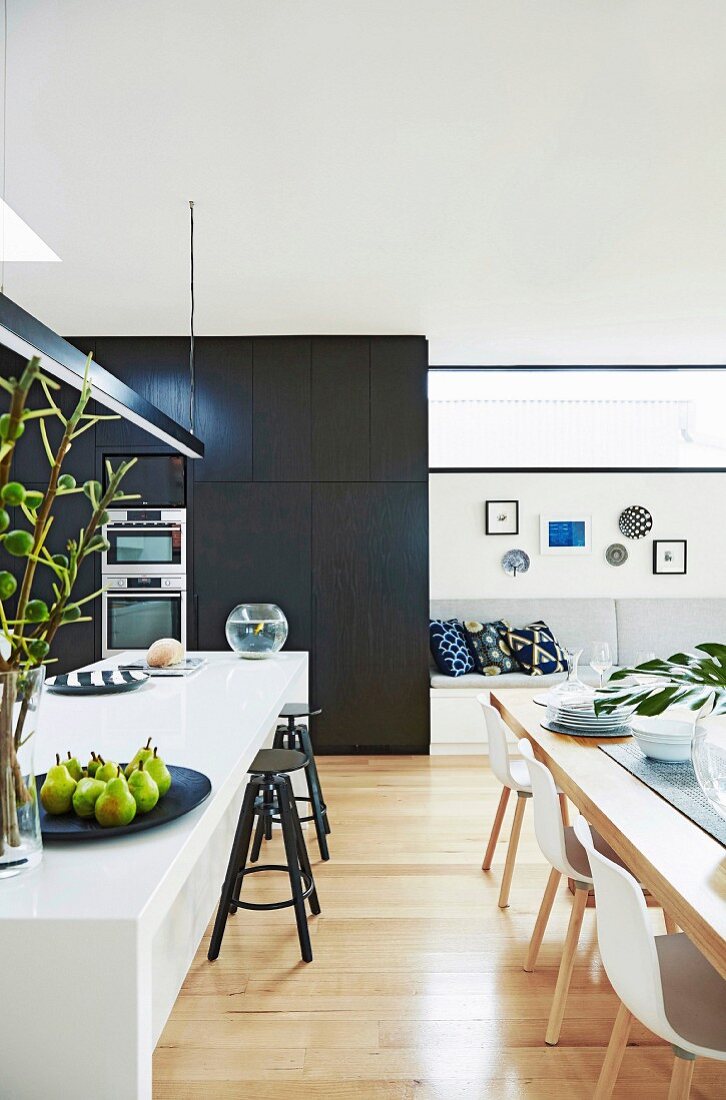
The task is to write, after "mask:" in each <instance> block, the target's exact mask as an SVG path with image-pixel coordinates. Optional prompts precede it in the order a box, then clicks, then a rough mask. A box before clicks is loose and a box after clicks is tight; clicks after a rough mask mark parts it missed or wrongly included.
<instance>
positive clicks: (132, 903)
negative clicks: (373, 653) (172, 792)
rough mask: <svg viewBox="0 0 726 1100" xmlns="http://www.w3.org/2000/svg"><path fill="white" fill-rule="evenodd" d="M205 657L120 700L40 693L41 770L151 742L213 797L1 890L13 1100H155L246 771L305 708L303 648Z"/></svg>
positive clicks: (51, 863)
mask: <svg viewBox="0 0 726 1100" xmlns="http://www.w3.org/2000/svg"><path fill="white" fill-rule="evenodd" d="M133 656H138V655H136V654H124V655H123V661H122V660H121V659H120V658H113V659H111V660H107V661H101V662H99V663H98V664H97V665H94V666H92V667H94V668H110V667H113V666H115V665H118V664H119V663H124V661H126V660H127V659H128V658H131V657H133ZM200 656H206V657H207V658H208V664H207V665H206V666H205V667H204V668H203V669H202V670H201V671H200V672H198V673H195V674H194V675H193V676H191V677H189V678H168V679H162V678H154V679H152V680H150V681H149V682H148V683H147V684H145V685H144V686H143V687H141V688H140V689H138V690H137V691H133V692H129V693H125V694H119V695H108V696H98V695H97V696H88V697H86V698H74V697H72V696H59V695H52V694H51V693H49V692H46V693H45V694H44V698H43V701H42V709H41V721H40V732H39V734H38V735H37V736H38V742H37V745H36V756H35V763H36V770H37V771H38V772H43V771H45V770H46V768H47V767H48V765H49V764H50V763H52V762H53V760H54V754H55V753H56V752H62V753H63V754H64V755H65V751H66V749H71V750H72V751H73V753H74V754H76V755H77V756H78V757H79V758H80V759H81V761H85V760H86V759H87V758H88V757H89V755H90V752H91V750H92V749H93V750H94V751H96V752H100V753H101V755H102V756H104V757H105V758H106V759H112V760H118V761H125V760H128V759H130V758H131V756H132V755H133V753H134V752H135V751H136V749H137V748H138V747H139V746H140V745H142V744H143V743H145V741H146V739H147V737H149V736H152V738H153V743H154V744H158V745H159V751H160V753H161V755H162V756H163V757H164V759H165V760H166V761H167V762H169V763H171V764H179V765H183V766H187V767H190V768H196V769H198V770H199V771H202V772H205V773H206V774H207V775H208V776H209V778H210V779H211V782H212V793H211V795H210V796H209V798H208V799H207V800H206V802H204V803H203V804H202V805H201V806H199V807H197V809H195V810H193V811H192V812H191V813H189V814H187V815H186V816H185V817H182V818H180V819H179V820H177V821H173V822H170V823H169V824H167V825H163V826H160V827H159V828H158V829H150V830H148V831H147V832H141V833H138V834H137V835H135V836H129V837H119V838H117V839H111V838H107V839H103V840H99V841H95V842H93V841H90V842H78V843H63V844H49V845H47V846H46V847H45V852H44V858H43V860H42V862H41V864H40V866H39V867H37V868H36V869H35V870H33V871H29V872H28V873H27V874H25V875H20V876H18V877H17V878H14V879H8V880H5V881H2V882H0V974H2V981H1V982H0V990H1V992H0V1097H2V1098H3V1100H4V1098H11V1097H12V1100H39V1097H41V1096H53V1097H59V1096H69V1095H71V1094H74V1093H75V1092H76V1091H77V1090H79V1091H81V1092H85V1093H87V1092H88V1083H89V1081H92V1094H93V1100H146V1098H148V1097H150V1096H151V1061H152V1054H153V1050H154V1047H155V1045H156V1043H157V1041H158V1039H159V1036H160V1034H161V1031H162V1029H163V1027H164V1024H165V1023H166V1020H167V1018H168V1016H169V1013H170V1012H171V1009H172V1007H173V1005H174V1001H175V1000H176V997H177V995H178V993H179V989H180V988H181V984H182V982H183V980H184V977H185V975H186V973H187V971H188V969H189V966H190V965H191V962H192V959H193V958H194V954H195V952H196V949H197V947H198V946H199V943H200V940H201V938H202V936H203V934H204V931H205V929H206V926H207V924H208V922H209V919H210V917H211V916H212V914H213V912H214V911H215V909H216V906H217V903H218V900H219V892H220V888H221V884H222V879H223V878H224V872H225V870H226V865H227V860H228V858H229V850H230V846H231V843H232V837H233V834H234V829H235V825H236V823H237V816H238V813H239V808H240V804H241V800H242V793H243V788H244V785H245V782H246V773H247V768H248V767H249V765H250V763H251V761H252V759H253V757H254V755H255V753H256V752H257V750H258V749H259V748H260V747H261V746H262V745H263V744H265V743H269V739H270V736H271V733H272V731H273V730H274V727H275V725H276V720H277V716H278V714H279V712H280V710H281V708H282V706H283V705H284V704H285V703H288V702H307V699H308V659H307V654H305V653H285V652H283V653H279V654H277V655H276V656H275V657H274V658H271V659H269V660H265V661H246V660H241V659H240V658H239V657H236V656H234V655H233V654H231V653H208V654H203V655H202V654H200ZM211 965H214V964H212V963H210V966H211ZM89 1071H90V1072H91V1074H92V1076H91V1077H90V1078H89V1076H88V1074H89ZM79 1073H81V1074H82V1075H83V1076H82V1080H83V1081H85V1083H86V1084H85V1086H81V1084H80V1083H79V1081H78V1074H79Z"/></svg>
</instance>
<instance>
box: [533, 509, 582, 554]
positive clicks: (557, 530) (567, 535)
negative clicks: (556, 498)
mask: <svg viewBox="0 0 726 1100" xmlns="http://www.w3.org/2000/svg"><path fill="white" fill-rule="evenodd" d="M539 551H540V554H591V553H592V517H591V516H583V515H580V514H579V513H578V512H559V513H551V512H544V513H543V514H542V515H541V516H540V517H539Z"/></svg>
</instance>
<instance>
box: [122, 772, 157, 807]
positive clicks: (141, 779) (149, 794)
mask: <svg viewBox="0 0 726 1100" xmlns="http://www.w3.org/2000/svg"><path fill="white" fill-rule="evenodd" d="M129 790H130V791H131V793H132V795H133V796H134V802H135V803H136V809H137V810H138V811H139V813H140V814H148V812H149V810H153V808H154V806H155V805H156V803H157V802H158V801H159V787H158V785H157V783H156V781H155V780H154V779H152V777H151V776H150V775H149V773H148V772H147V771H146V769H145V766H144V761H143V760H139V766H138V768H137V769H136V770H135V771H133V772H132V773H131V775H130V776H129Z"/></svg>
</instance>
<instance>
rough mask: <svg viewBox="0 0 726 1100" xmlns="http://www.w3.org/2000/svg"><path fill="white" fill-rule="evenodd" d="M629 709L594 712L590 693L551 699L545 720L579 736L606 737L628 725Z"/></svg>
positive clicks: (621, 730)
mask: <svg viewBox="0 0 726 1100" xmlns="http://www.w3.org/2000/svg"><path fill="white" fill-rule="evenodd" d="M628 717H629V710H628V708H627V707H618V708H617V709H616V710H614V711H612V712H611V713H610V714H600V715H597V714H595V703H594V698H593V696H592V695H588V696H582V697H580V698H575V699H567V700H557V701H553V702H552V703H551V704H550V705H549V706H548V707H547V722H546V724H549V723H552V724H554V725H555V726H560V727H562V728H563V729H566V730H569V731H571V732H572V733H573V734H575V735H577V736H579V737H607V736H608V735H610V736H614V735H616V734H619V733H622V732H623V731H624V727H626V726H627V725H628Z"/></svg>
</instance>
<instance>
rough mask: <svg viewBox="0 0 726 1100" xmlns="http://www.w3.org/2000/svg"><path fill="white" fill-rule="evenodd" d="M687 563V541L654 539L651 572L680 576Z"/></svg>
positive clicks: (684, 571)
mask: <svg viewBox="0 0 726 1100" xmlns="http://www.w3.org/2000/svg"><path fill="white" fill-rule="evenodd" d="M687 565H688V543H687V542H686V540H685V539H654V541H653V572H654V573H658V574H660V573H675V574H678V575H680V576H682V575H683V574H684V573H686V572H687V571H688V570H687Z"/></svg>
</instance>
